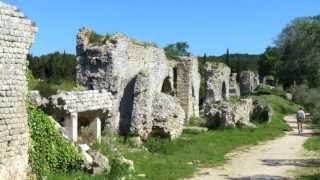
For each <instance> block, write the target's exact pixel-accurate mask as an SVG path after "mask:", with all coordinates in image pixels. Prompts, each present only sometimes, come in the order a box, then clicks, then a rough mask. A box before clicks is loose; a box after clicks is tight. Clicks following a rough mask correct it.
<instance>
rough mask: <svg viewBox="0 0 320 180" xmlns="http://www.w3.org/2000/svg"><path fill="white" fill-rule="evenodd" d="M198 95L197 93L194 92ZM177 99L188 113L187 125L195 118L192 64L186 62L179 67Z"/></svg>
mask: <svg viewBox="0 0 320 180" xmlns="http://www.w3.org/2000/svg"><path fill="white" fill-rule="evenodd" d="M194 93H196V92H194ZM177 98H178V99H179V101H180V104H181V106H182V108H183V110H184V111H185V113H186V121H185V122H186V123H187V122H188V120H189V118H190V117H192V116H193V104H192V102H193V96H192V62H190V61H184V62H181V63H179V64H178V65H177Z"/></svg>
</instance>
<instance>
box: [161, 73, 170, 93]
mask: <svg viewBox="0 0 320 180" xmlns="http://www.w3.org/2000/svg"><path fill="white" fill-rule="evenodd" d="M161 92H163V93H165V94H169V95H173V88H172V84H171V81H170V77H166V78H165V79H164V81H163V83H162V88H161Z"/></svg>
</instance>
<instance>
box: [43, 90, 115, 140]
mask: <svg viewBox="0 0 320 180" xmlns="http://www.w3.org/2000/svg"><path fill="white" fill-rule="evenodd" d="M46 106H47V112H48V113H49V114H51V115H53V117H54V119H55V120H56V121H58V122H59V123H60V124H62V125H63V127H64V128H65V131H66V136H67V137H68V138H69V139H70V140H72V141H74V142H76V141H78V134H79V133H78V128H79V127H90V130H92V133H94V135H95V137H96V140H97V141H100V138H101V131H102V130H103V128H102V126H101V123H103V122H105V121H106V119H107V118H108V116H109V113H110V112H111V108H112V96H111V93H109V92H106V91H103V90H102V91H98V90H91V91H74V92H65V93H60V94H57V95H53V96H51V97H50V98H49V103H48V104H47V105H46Z"/></svg>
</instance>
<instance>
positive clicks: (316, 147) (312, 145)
mask: <svg viewBox="0 0 320 180" xmlns="http://www.w3.org/2000/svg"><path fill="white" fill-rule="evenodd" d="M304 147H305V148H306V149H307V150H309V151H318V152H319V153H320V137H312V138H309V139H308V140H307V141H306V142H305V143H304Z"/></svg>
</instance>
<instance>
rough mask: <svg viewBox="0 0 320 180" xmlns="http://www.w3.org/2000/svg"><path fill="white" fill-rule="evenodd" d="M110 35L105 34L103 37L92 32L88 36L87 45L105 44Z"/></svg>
mask: <svg viewBox="0 0 320 180" xmlns="http://www.w3.org/2000/svg"><path fill="white" fill-rule="evenodd" d="M110 37H111V35H110V34H106V35H105V36H103V35H101V34H98V33H96V32H94V31H92V32H91V33H90V36H89V43H92V44H94V43H105V42H106V41H108V40H109V39H110Z"/></svg>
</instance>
